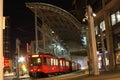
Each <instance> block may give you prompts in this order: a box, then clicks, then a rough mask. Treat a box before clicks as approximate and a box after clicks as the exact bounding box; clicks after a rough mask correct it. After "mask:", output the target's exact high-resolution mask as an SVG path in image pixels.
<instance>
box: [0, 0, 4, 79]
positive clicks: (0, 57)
mask: <svg viewBox="0 0 120 80" xmlns="http://www.w3.org/2000/svg"><path fill="white" fill-rule="evenodd" d="M2 18H3V0H0V80H3V65H4V62H3V26H2V25H3V23H2V21H3V19H2Z"/></svg>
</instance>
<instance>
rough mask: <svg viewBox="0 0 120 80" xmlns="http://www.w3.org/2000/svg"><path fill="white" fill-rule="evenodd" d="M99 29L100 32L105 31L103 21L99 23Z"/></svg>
mask: <svg viewBox="0 0 120 80" xmlns="http://www.w3.org/2000/svg"><path fill="white" fill-rule="evenodd" d="M100 28H101V29H102V31H104V30H106V28H105V21H102V22H101V23H100Z"/></svg>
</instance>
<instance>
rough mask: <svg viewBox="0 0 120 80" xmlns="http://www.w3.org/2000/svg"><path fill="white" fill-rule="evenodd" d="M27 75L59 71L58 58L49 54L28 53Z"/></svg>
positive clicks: (36, 75)
mask: <svg viewBox="0 0 120 80" xmlns="http://www.w3.org/2000/svg"><path fill="white" fill-rule="evenodd" d="M28 67H29V75H30V76H31V77H38V76H40V77H43V76H46V75H48V74H54V73H57V72H59V66H58V58H57V57H55V56H53V55H49V54H33V55H28Z"/></svg>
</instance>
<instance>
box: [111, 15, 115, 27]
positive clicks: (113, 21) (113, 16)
mask: <svg viewBox="0 0 120 80" xmlns="http://www.w3.org/2000/svg"><path fill="white" fill-rule="evenodd" d="M111 22H112V25H115V24H116V18H115V14H112V15H111Z"/></svg>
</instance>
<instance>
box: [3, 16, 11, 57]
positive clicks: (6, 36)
mask: <svg viewBox="0 0 120 80" xmlns="http://www.w3.org/2000/svg"><path fill="white" fill-rule="evenodd" d="M9 19H10V18H9V17H4V18H3V24H4V26H3V55H4V57H6V58H10V57H11V51H10V50H11V49H10V22H9Z"/></svg>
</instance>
